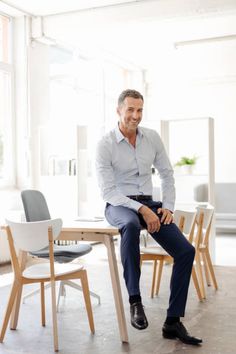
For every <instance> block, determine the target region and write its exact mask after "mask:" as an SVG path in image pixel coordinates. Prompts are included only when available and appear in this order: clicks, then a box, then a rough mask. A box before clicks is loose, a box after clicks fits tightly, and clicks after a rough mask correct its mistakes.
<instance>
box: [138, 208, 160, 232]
mask: <svg viewBox="0 0 236 354" xmlns="http://www.w3.org/2000/svg"><path fill="white" fill-rule="evenodd" d="M160 209H161V208H160ZM139 213H140V214H141V215H142V216H143V219H144V221H145V222H146V224H147V230H148V232H150V233H153V232H158V231H159V230H160V227H161V223H160V219H159V217H158V216H157V215H156V214H155V213H154V212H153V211H152V210H151V209H149V208H148V207H147V206H145V205H143V206H141V208H140V209H139Z"/></svg>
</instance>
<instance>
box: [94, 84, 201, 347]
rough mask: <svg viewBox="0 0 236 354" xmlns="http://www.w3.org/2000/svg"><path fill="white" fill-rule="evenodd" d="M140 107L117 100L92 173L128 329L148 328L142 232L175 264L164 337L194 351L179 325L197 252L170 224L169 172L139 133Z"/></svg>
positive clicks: (155, 140)
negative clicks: (119, 271)
mask: <svg viewBox="0 0 236 354" xmlns="http://www.w3.org/2000/svg"><path fill="white" fill-rule="evenodd" d="M143 102H144V100H143V96H142V95H141V94H140V93H139V92H137V91H135V90H125V91H123V92H122V93H121V94H120V96H119V99H118V107H117V113H118V116H119V123H118V125H117V127H116V128H115V129H114V130H112V131H110V132H109V133H108V134H106V135H105V136H104V137H103V138H102V140H101V141H100V142H99V143H98V148H97V156H96V169H97V173H98V181H99V186H100V188H101V193H102V197H103V199H104V200H105V201H106V202H107V204H106V210H105V216H106V219H107V220H108V222H109V223H110V224H111V225H114V226H116V227H118V228H119V230H120V234H121V260H122V265H123V269H124V279H125V283H126V287H127V290H128V293H129V302H130V313H131V324H132V326H134V327H135V328H137V329H140V330H141V329H145V328H147V326H148V321H147V318H146V316H145V313H144V309H143V305H142V299H141V294H140V288H139V279H140V251H139V235H140V230H141V229H142V228H143V227H144V228H146V229H147V230H148V232H149V233H150V234H151V235H152V237H153V238H154V239H155V240H156V241H157V242H158V243H159V244H160V245H161V246H162V247H163V248H164V249H165V250H166V251H167V252H168V253H169V254H170V255H171V256H172V257H173V258H174V265H173V271H172V276H171V287H170V288H171V293H170V299H169V307H168V309H167V317H166V320H165V322H164V325H163V328H162V334H163V337H164V338H179V339H180V340H181V341H182V342H184V343H186V344H194V345H197V344H199V343H201V342H202V340H201V339H198V338H195V337H192V336H190V335H189V334H188V332H187V330H186V328H185V327H184V325H183V324H182V323H181V322H180V317H183V316H184V312H185V306H186V301H187V293H188V287H189V281H190V276H191V271H192V264H193V260H194V255H195V249H194V247H193V246H192V245H191V244H190V243H189V242H188V241H187V240H186V238H185V237H184V236H183V235H182V233H181V232H180V230H179V229H178V228H177V226H176V225H175V224H174V223H173V215H172V213H173V210H174V201H175V187H174V178H173V169H172V167H171V164H170V162H169V159H168V157H167V154H166V152H165V149H164V145H163V143H162V141H161V139H160V137H159V135H158V134H157V133H156V132H155V131H154V130H151V129H147V128H143V127H138V126H139V123H140V122H141V120H142V112H143ZM152 166H154V167H155V168H156V169H157V170H158V172H159V175H160V178H161V182H162V198H163V200H162V202H156V201H153V199H152V177H151V167H152Z"/></svg>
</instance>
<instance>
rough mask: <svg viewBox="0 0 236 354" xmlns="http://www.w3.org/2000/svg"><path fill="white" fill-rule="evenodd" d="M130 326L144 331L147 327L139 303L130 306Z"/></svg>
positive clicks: (141, 306)
mask: <svg viewBox="0 0 236 354" xmlns="http://www.w3.org/2000/svg"><path fill="white" fill-rule="evenodd" d="M130 315H131V324H132V326H133V327H135V328H137V329H145V328H147V326H148V321H147V318H146V316H145V313H144V309H143V305H142V303H141V302H135V303H134V304H132V305H130Z"/></svg>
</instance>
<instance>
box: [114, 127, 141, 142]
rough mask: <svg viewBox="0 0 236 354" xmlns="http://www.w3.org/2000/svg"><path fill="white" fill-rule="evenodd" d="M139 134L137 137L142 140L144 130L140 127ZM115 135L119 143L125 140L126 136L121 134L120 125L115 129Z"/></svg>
mask: <svg viewBox="0 0 236 354" xmlns="http://www.w3.org/2000/svg"><path fill="white" fill-rule="evenodd" d="M137 130H138V134H137V136H138V137H139V138H141V137H142V136H143V132H142V128H140V127H138V129H137ZM115 135H116V141H117V143H120V142H121V141H122V140H123V139H125V137H124V135H123V134H122V133H121V131H120V129H119V124H117V126H116V127H115Z"/></svg>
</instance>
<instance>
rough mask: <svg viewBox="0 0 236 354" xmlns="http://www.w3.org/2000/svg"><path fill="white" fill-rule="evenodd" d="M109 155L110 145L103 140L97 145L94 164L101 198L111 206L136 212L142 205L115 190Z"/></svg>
mask: <svg viewBox="0 0 236 354" xmlns="http://www.w3.org/2000/svg"><path fill="white" fill-rule="evenodd" d="M111 153H112V151H111V146H110V144H109V143H108V142H107V141H106V140H105V139H103V140H101V141H100V142H99V143H98V145H97V149H96V160H95V164H96V173H97V179H98V185H99V187H100V190H101V195H102V198H103V200H104V201H105V202H107V203H109V204H111V205H113V206H124V207H127V208H130V209H133V210H136V211H138V210H139V208H140V207H141V206H142V204H141V203H139V202H137V201H135V200H132V199H130V198H128V197H126V196H125V195H123V194H122V193H120V192H119V191H118V190H117V188H116V184H115V178H114V171H113V167H112V158H111Z"/></svg>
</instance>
